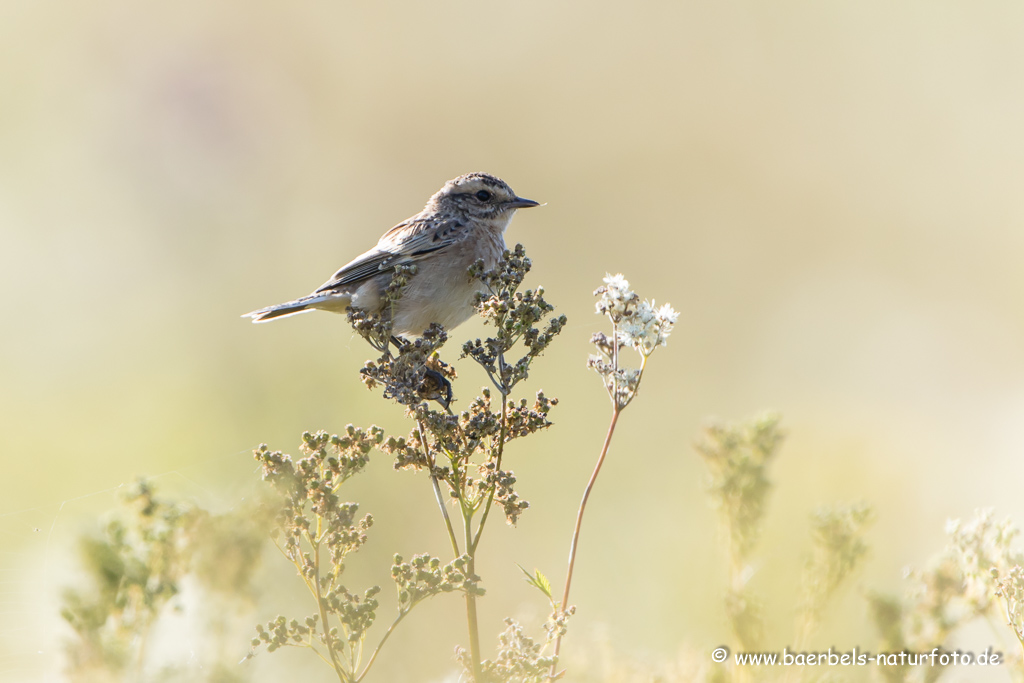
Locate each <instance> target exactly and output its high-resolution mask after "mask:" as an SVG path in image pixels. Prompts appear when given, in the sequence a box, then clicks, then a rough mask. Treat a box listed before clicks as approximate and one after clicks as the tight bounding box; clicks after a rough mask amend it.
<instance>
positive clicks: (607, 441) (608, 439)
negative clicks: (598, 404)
mask: <svg viewBox="0 0 1024 683" xmlns="http://www.w3.org/2000/svg"><path fill="white" fill-rule="evenodd" d="M620 412H622V408H620V407H619V406H617V405H616V406H615V407H614V408H613V409H612V420H611V423H610V424H609V425H608V434H607V435H606V436H605V437H604V446H602V448H601V455H600V456H599V457H598V458H597V465H596V466H595V467H594V473H593V474H591V475H590V481H589V482H587V488H586V490H584V491H583V500H581V501H580V509H579V510H578V511H577V512H576V528H575V529H573V532H572V544H571V545H570V546H569V569H568V571H567V572H566V574H565V591H564V592H563V593H562V604H561V605H560V607H561V610H562V612H563V613H565V610H566V609H567V608H568V606H569V588H570V587H571V586H572V570H573V567H574V566H575V564H576V547H577V545H578V543H579V540H580V527H581V526H582V524H583V511H584V510H586V508H587V499H589V498H590V492H591V490H593V488H594V482H596V481H597V475H598V474H600V473H601V465H603V464H604V458H605V456H606V455H608V447H609V446H610V445H611V443H612V435H613V434H614V433H615V424H616V423H617V422H618V421H619V413H620ZM561 647H562V637H561V636H559V637H558V638H557V639H556V640H555V657H557V656H558V653H559V651H560V650H561ZM556 665H557V662H556V664H555V665H552V667H551V677H552V679H553V678H554V677H555V666H556Z"/></svg>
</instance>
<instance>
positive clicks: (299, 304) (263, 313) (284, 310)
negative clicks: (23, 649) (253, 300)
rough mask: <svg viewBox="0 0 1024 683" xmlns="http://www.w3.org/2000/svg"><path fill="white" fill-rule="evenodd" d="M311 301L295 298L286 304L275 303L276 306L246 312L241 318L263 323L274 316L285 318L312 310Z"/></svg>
mask: <svg viewBox="0 0 1024 683" xmlns="http://www.w3.org/2000/svg"><path fill="white" fill-rule="evenodd" d="M311 303H313V302H312V301H309V300H308V299H307V300H304V299H297V300H295V301H289V302H288V303H286V304H277V305H276V306H267V307H266V308H261V309H259V310H257V311H252V312H251V313H246V314H245V315H243V316H242V317H243V318H252V321H253V322H254V323H265V322H267V321H268V320H273V319H275V318H286V317H288V316H289V315H298V314H299V313H307V312H309V311H312V310H313V309H312V308H310V304H311Z"/></svg>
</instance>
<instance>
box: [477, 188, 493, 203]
mask: <svg viewBox="0 0 1024 683" xmlns="http://www.w3.org/2000/svg"><path fill="white" fill-rule="evenodd" d="M476 198H477V199H479V200H480V201H482V202H486V201H487V200H488V199H490V198H491V193H490V192H488V191H487V190H480V191H479V192H477V193H476Z"/></svg>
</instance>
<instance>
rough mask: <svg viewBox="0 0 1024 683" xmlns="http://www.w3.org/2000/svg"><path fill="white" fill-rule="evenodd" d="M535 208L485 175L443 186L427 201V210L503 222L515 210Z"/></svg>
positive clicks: (461, 179) (450, 182)
mask: <svg viewBox="0 0 1024 683" xmlns="http://www.w3.org/2000/svg"><path fill="white" fill-rule="evenodd" d="M531 206H538V203H537V202H535V201H533V200H532V199H523V198H522V197H518V196H516V193H515V192H513V191H512V188H511V187H509V186H508V183H506V182H505V181H504V180H502V179H501V178H497V177H495V176H492V175H489V174H487V173H467V174H466V175H460V176H459V177H458V178H453V179H452V180H449V181H448V182H447V183H445V184H444V187H442V188H441V189H440V190H438V192H437V194H435V195H434V196H433V197H431V198H430V201H429V202H427V207H428V208H433V209H434V210H437V211H441V212H452V213H457V214H462V215H464V216H466V217H467V218H471V219H476V220H495V219H501V220H504V221H505V222H507V221H508V219H510V218H511V217H512V214H513V213H514V212H515V210H516V209H525V208H528V207H531Z"/></svg>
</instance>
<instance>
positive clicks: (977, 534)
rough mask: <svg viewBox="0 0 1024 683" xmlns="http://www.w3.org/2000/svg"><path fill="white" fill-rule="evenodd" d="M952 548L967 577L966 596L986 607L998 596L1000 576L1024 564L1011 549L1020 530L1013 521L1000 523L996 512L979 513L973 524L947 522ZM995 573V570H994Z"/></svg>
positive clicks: (955, 520) (976, 603)
mask: <svg viewBox="0 0 1024 683" xmlns="http://www.w3.org/2000/svg"><path fill="white" fill-rule="evenodd" d="M946 533H947V534H948V535H949V539H950V544H949V545H950V549H951V550H952V552H953V556H954V557H955V558H956V559H957V562H958V564H959V568H960V571H962V572H963V575H964V597H965V598H966V599H967V600H968V602H969V603H970V604H972V605H974V606H977V607H981V608H985V607H987V606H988V604H989V602H990V601H991V600H992V597H993V596H994V594H995V589H996V577H997V576H999V575H1000V574H1002V575H1006V574H1008V573H1009V571H1010V569H1011V568H1012V567H1013V566H1015V565H1019V564H1021V563H1022V562H1024V558H1022V557H1021V556H1020V554H1019V553H1018V552H1017V551H1016V550H1014V549H1013V548H1012V547H1011V546H1012V544H1013V540H1014V539H1015V538H1016V537H1017V535H1018V531H1017V529H1016V527H1014V525H1013V522H1012V521H1010V519H1005V520H1003V521H1001V522H997V521H996V520H994V519H993V515H992V510H991V509H985V510H978V511H977V512H975V517H974V519H973V520H971V521H970V522H961V521H960V520H959V519H953V520H950V521H949V522H947V523H946ZM993 570H994V571H993Z"/></svg>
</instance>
